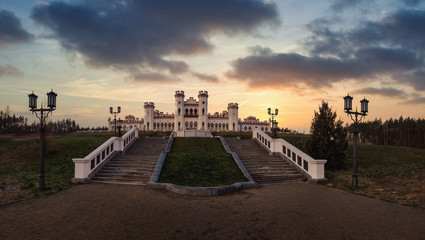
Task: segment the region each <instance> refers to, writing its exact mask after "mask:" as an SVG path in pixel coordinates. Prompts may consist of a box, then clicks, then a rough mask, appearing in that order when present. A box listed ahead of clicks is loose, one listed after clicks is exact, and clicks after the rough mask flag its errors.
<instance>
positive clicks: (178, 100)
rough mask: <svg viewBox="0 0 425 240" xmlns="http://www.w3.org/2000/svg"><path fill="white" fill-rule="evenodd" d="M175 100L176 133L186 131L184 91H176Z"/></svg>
mask: <svg viewBox="0 0 425 240" xmlns="http://www.w3.org/2000/svg"><path fill="white" fill-rule="evenodd" d="M174 98H175V106H176V108H175V111H176V112H175V114H174V115H175V117H174V131H180V130H184V129H185V125H184V91H176V94H175V95H174Z"/></svg>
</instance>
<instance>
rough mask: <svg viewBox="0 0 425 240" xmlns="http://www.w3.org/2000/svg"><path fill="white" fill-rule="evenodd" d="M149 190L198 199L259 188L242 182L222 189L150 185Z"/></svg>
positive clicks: (167, 184) (160, 184)
mask: <svg viewBox="0 0 425 240" xmlns="http://www.w3.org/2000/svg"><path fill="white" fill-rule="evenodd" d="M147 187H148V188H150V189H166V190H168V191H170V192H174V193H178V194H184V195H192V196H197V197H210V196H222V195H225V194H229V193H234V192H238V191H240V190H241V189H245V188H257V187H258V184H257V183H250V182H242V183H234V184H232V185H227V186H220V187H190V186H181V185H175V184H171V183H152V182H151V183H149V184H148V186H147Z"/></svg>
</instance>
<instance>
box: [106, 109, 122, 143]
mask: <svg viewBox="0 0 425 240" xmlns="http://www.w3.org/2000/svg"><path fill="white" fill-rule="evenodd" d="M120 112H121V107H120V106H118V107H117V111H116V112H114V108H112V107H110V108H109V113H111V114H112V115H114V136H116V135H117V115H118V113H120Z"/></svg>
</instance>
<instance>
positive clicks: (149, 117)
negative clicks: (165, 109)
mask: <svg viewBox="0 0 425 240" xmlns="http://www.w3.org/2000/svg"><path fill="white" fill-rule="evenodd" d="M143 107H144V109H145V122H144V128H145V129H146V130H153V112H154V110H155V104H154V103H153V102H145V105H144V106H143Z"/></svg>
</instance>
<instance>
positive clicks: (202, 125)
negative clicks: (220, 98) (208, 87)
mask: <svg viewBox="0 0 425 240" xmlns="http://www.w3.org/2000/svg"><path fill="white" fill-rule="evenodd" d="M198 100H199V107H198V114H199V115H198V123H199V124H198V130H207V129H208V127H207V125H208V91H199V94H198Z"/></svg>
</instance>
